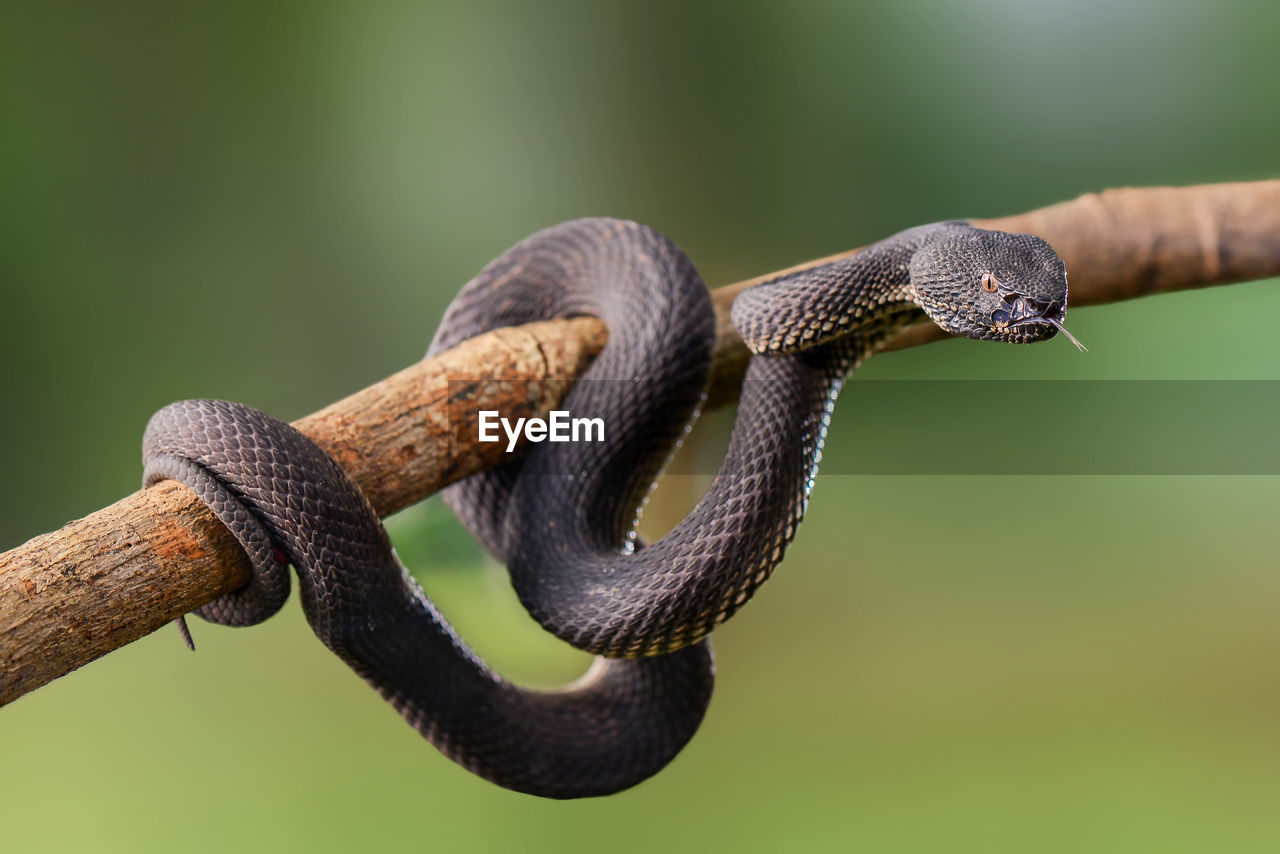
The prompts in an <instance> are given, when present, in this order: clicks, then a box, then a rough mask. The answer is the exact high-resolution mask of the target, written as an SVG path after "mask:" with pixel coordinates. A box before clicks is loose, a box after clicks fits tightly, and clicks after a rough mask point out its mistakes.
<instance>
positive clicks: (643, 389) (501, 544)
mask: <svg viewBox="0 0 1280 854" xmlns="http://www.w3.org/2000/svg"><path fill="white" fill-rule="evenodd" d="M1066 298H1067V289H1066V273H1065V269H1064V267H1063V264H1062V261H1061V260H1060V259H1059V258H1058V256H1057V255H1056V254H1055V253H1054V251H1053V249H1052V248H1050V247H1049V245H1048V244H1047V243H1045V242H1044V241H1043V240H1041V239H1039V238H1037V237H1033V236H1030V235H1021V234H1006V233H1002V232H994V231H985V230H982V229H978V228H975V227H973V226H970V225H968V224H965V223H963V222H948V223H938V224H935V225H929V226H922V227H920V228H914V229H910V230H908V231H904V232H901V233H899V234H897V235H894V236H893V237H890V238H888V239H886V240H884V241H881V242H880V243H877V244H874V245H873V246H871V247H869V248H867V249H866V250H864V251H862V252H859V253H856V254H854V255H852V256H849V257H847V258H845V259H842V260H838V261H835V262H832V263H829V264H825V265H822V266H817V267H813V268H810V269H806V270H803V271H800V272H796V273H791V274H787V275H784V276H780V277H778V278H776V279H773V280H771V281H767V282H764V283H762V284H760V285H758V286H756V287H753V288H750V289H748V290H746V291H744V292H743V293H742V294H741V295H739V297H738V298H737V300H736V301H735V303H734V305H733V310H732V319H733V322H734V325H735V326H736V327H737V328H738V330H739V331H740V333H741V335H742V337H743V339H744V340H745V341H746V342H747V344H748V346H749V347H750V348H751V349H752V351H753V353H754V354H755V355H753V357H752V358H751V361H750V364H749V366H748V368H747V374H746V379H745V380H744V383H743V387H742V393H741V401H740V404H739V410H738V415H737V419H736V421H735V424H734V428H733V433H732V436H731V438H730V443H729V449H728V452H727V454H726V456H725V459H724V462H723V464H722V466H721V469H720V472H719V473H718V474H717V476H716V478H715V480H714V481H713V483H712V485H711V487H710V488H709V490H708V491H707V493H706V495H705V496H704V497H703V499H702V500H701V501H700V502H699V503H698V505H697V507H696V508H695V509H694V510H693V511H692V512H691V513H690V514H689V516H688V517H686V518H685V519H684V520H683V521H682V522H681V523H680V524H678V525H677V526H676V527H675V528H674V529H673V530H672V531H671V532H670V533H668V534H667V535H666V536H664V537H662V538H661V539H659V540H657V541H656V542H654V543H652V544H649V545H645V544H644V543H642V542H640V541H639V540H638V539H637V537H636V535H635V528H636V523H637V520H638V512H639V511H638V508H640V507H642V505H643V503H644V501H645V498H646V496H647V494H648V491H649V489H650V487H651V485H652V484H653V482H654V480H655V478H656V477H657V476H658V474H659V473H660V471H661V469H662V467H663V466H664V464H665V462H666V461H667V460H668V459H669V458H670V456H671V454H672V453H673V449H674V448H675V447H676V446H677V444H678V442H679V440H680V438H681V436H682V434H683V433H684V431H685V430H686V429H687V426H688V425H689V424H690V423H691V421H692V420H693V419H694V418H695V417H696V415H697V411H698V407H699V405H700V402H701V400H702V395H703V392H704V389H705V387H706V384H707V381H708V377H709V372H710V368H711V361H712V350H713V346H714V342H715V315H714V311H713V309H712V304H711V300H710V296H709V294H708V291H707V289H706V287H705V286H704V285H703V282H702V280H701V278H700V277H699V275H698V273H697V271H696V269H695V268H694V266H693V264H692V263H691V262H690V261H689V259H688V258H687V257H686V256H685V255H684V253H683V252H681V251H680V249H679V248H678V247H676V245H675V244H674V243H672V242H671V241H670V240H669V239H668V238H666V237H665V236H663V235H662V234H660V233H658V232H657V231H654V230H653V229H650V228H647V227H645V226H642V225H639V224H636V223H633V222H626V221H620V220H612V219H583V220H575V221H572V222H567V223H564V224H561V225H558V226H554V227H552V228H549V229H546V230H544V231H541V232H539V233H537V234H535V235H533V236H532V237H529V238H527V239H526V240H524V241H522V242H521V243H519V244H517V245H516V246H514V247H513V248H511V249H510V250H509V251H507V252H506V253H505V254H503V255H502V256H501V257H499V258H497V259H496V260H494V261H493V262H492V263H490V264H489V265H488V266H487V267H485V268H484V270H482V271H481V272H480V273H479V274H478V275H477V276H476V277H475V278H474V279H472V280H471V281H470V282H469V283H467V285H465V286H464V287H463V289H462V291H461V293H460V294H459V295H458V296H457V298H456V299H455V300H454V301H453V303H452V304H451V305H450V307H449V309H448V311H447V312H446V314H445V317H444V319H443V321H442V323H441V325H440V328H439V330H438V331H437V333H436V336H435V339H434V341H433V342H432V344H431V348H430V351H429V354H428V355H431V354H435V353H437V352H440V351H441V350H444V349H447V348H449V347H452V346H454V345H456V344H458V343H460V342H462V341H464V340H466V339H467V338H470V337H472V336H475V335H478V334H480V333H483V332H485V331H488V330H491V329H495V328H498V327H502V326H511V325H516V324H522V323H527V322H531V321H535V320H544V319H549V318H553V317H561V316H568V315H578V314H591V315H596V316H598V317H600V318H601V319H602V320H604V322H605V323H606V325H607V326H608V328H609V341H608V344H607V345H606V347H605V348H604V350H603V352H601V354H600V355H599V356H598V357H597V358H596V360H595V361H594V362H593V363H592V364H591V366H590V367H589V368H588V369H587V371H586V372H585V374H584V375H583V376H582V378H581V379H580V380H579V382H578V383H577V384H576V385H575V386H574V388H573V389H572V390H571V392H570V394H569V396H568V398H567V399H566V401H565V404H564V406H565V408H566V409H568V410H570V411H571V412H572V413H574V414H575V415H588V416H593V417H599V418H602V419H603V420H604V423H605V425H606V430H605V436H606V440H605V441H603V442H595V443H588V442H570V443H556V444H552V443H543V444H539V445H536V446H534V447H533V449H532V451H531V452H530V453H529V454H528V455H527V456H525V457H524V458H522V459H519V460H517V461H514V462H510V463H507V464H505V465H503V466H501V467H499V468H497V469H494V470H491V471H488V472H483V473H481V474H477V475H473V476H472V477H470V478H467V479H466V480H464V481H462V482H460V483H457V484H455V485H453V486H451V487H449V488H448V489H447V490H446V493H445V500H446V501H447V503H448V504H449V506H450V507H451V508H452V509H453V510H454V512H455V513H456V514H457V515H458V517H459V518H460V519H461V521H462V522H463V523H464V524H465V525H466V526H467V527H468V528H469V529H470V530H471V531H472V532H473V533H474V534H475V536H476V537H477V538H478V539H479V540H480V541H481V542H482V543H483V544H484V545H485V547H486V548H487V549H488V550H489V551H490V552H492V553H493V554H494V555H495V556H496V557H497V558H498V559H499V560H501V561H502V562H504V563H505V564H506V565H507V567H508V569H509V571H510V574H511V579H512V583H513V585H514V587H515V589H516V592H517V594H518V595H519V597H520V599H521V601H522V602H523V603H524V605H525V606H526V607H527V608H528V609H529V611H530V613H531V614H533V616H534V617H535V618H536V619H537V620H538V621H539V622H540V623H541V624H542V625H543V626H544V627H545V628H546V629H548V630H549V631H551V632H554V633H555V634H556V635H558V636H559V637H561V638H563V639H564V640H566V641H568V642H569V643H571V644H573V645H575V646H577V647H580V648H582V649H585V650H588V651H591V652H594V653H597V654H598V655H599V656H600V657H599V658H597V659H596V661H595V663H594V664H593V665H592V666H591V668H590V669H589V670H588V672H587V673H586V674H585V675H583V676H582V677H581V678H580V679H579V680H577V681H575V682H574V683H572V684H570V685H567V686H565V687H563V688H561V689H558V690H553V691H535V690H530V689H526V688H522V687H519V686H516V685H513V684H512V683H510V682H508V681H506V680H504V679H503V678H502V677H500V676H499V675H497V674H496V673H494V672H493V671H492V670H491V669H490V668H488V667H487V666H486V665H485V664H484V662H482V661H481V660H480V659H479V658H478V657H477V656H476V655H475V654H474V653H472V652H471V651H470V650H469V649H468V647H467V646H466V645H465V644H464V643H463V641H462V640H461V639H460V638H459V637H458V636H457V635H456V634H455V633H454V632H453V630H452V629H451V628H450V627H449V625H448V623H447V622H446V621H445V619H444V618H443V616H441V614H440V613H439V612H438V610H437V609H436V608H435V607H434V606H433V605H432V604H431V602H430V600H429V599H428V598H427V597H426V596H425V595H424V593H423V592H422V590H421V589H420V587H419V586H418V585H417V584H416V583H415V582H414V581H413V579H412V578H411V577H410V576H409V574H408V573H407V572H406V571H405V570H404V568H403V567H402V566H401V564H400V562H399V560H398V558H397V557H396V555H395V553H394V551H393V550H392V547H391V543H390V541H389V539H388V538H387V535H386V532H385V530H384V529H383V527H382V525H381V523H380V521H379V520H378V518H377V516H376V514H375V513H374V511H373V510H372V508H371V507H370V505H369V503H368V501H367V500H366V499H365V498H364V496H363V495H362V494H361V493H360V491H359V489H358V488H357V487H356V486H355V484H354V483H353V482H352V481H351V480H350V478H349V477H348V476H347V475H346V473H345V472H343V471H342V469H341V468H340V467H339V466H338V465H337V464H336V463H335V462H334V461H333V460H332V459H331V458H329V457H328V456H327V455H325V454H324V453H323V452H322V451H320V450H319V448H317V447H316V446H315V445H314V444H313V443H312V442H311V441H310V440H308V439H306V438H305V437H304V436H302V434H300V433H298V432H297V431H296V430H294V429H293V428H292V427H289V426H288V425H286V424H284V423H282V422H280V421H277V420H276V419H274V418H271V417H270V416H268V415H265V414H263V413H261V412H258V411H257V410H254V409H252V408H250V407H247V406H243V405H240V404H234V403H227V402H223V401H208V400H195V401H183V402H179V403H175V404H172V405H170V406H168V407H166V408H164V409H162V410H160V411H159V412H157V413H156V414H155V415H154V416H153V417H152V419H151V422H150V423H149V425H148V427H147V431H146V434H145V436H144V439H143V460H144V469H145V472H144V482H145V483H147V484H150V483H153V482H155V481H158V480H161V479H164V478H172V479H176V480H179V481H181V482H183V483H185V484H186V485H187V486H189V487H190V488H191V489H192V490H193V491H195V492H196V494H197V495H198V496H199V497H200V498H201V499H202V500H203V501H204V502H205V503H206V504H208V505H209V507H210V508H211V509H212V510H213V512H214V513H215V514H216V515H217V516H218V518H219V519H221V520H222V522H223V523H224V524H225V525H226V526H227V527H228V528H229V529H230V530H231V532H232V533H233V534H234V535H235V536H236V538H237V540H238V541H239V542H240V543H241V545H242V546H243V547H244V549H245V551H246V552H247V553H248V555H249V557H250V560H251V561H252V564H253V567H254V572H253V577H252V580H251V581H250V583H249V584H248V585H247V586H246V587H244V588H243V589H241V590H239V591H236V592H234V593H232V594H229V595H228V596H225V597H222V598H220V599H218V600H215V601H214V602H212V603H210V604H208V605H206V606H205V607H203V608H202V609H200V610H199V611H198V612H197V613H198V614H200V616H202V617H204V618H206V619H208V620H211V621H213V622H217V623H222V624H226V625H249V624H253V623H257V622H260V621H261V620H263V619H266V618H267V617H268V616H270V615H271V614H273V613H275V612H276V611H277V610H278V609H279V608H280V607H281V605H282V604H283V602H284V600H285V598H286V597H287V595H288V589H289V581H288V571H287V568H288V565H290V564H292V565H293V567H294V568H295V569H296V572H297V575H298V579H299V587H300V595H301V600H302V606H303V610H304V612H305V613H306V616H307V620H308V622H309V623H310V625H311V627H312V628H313V630H314V631H315V633H316V635H317V636H318V637H319V638H320V639H321V641H323V642H324V644H325V645H326V646H328V647H329V648H330V649H331V650H333V651H334V652H335V653H336V654H337V655H338V656H339V657H341V658H342V660H343V661H345V662H346V663H347V664H348V665H349V666H350V667H351V668H352V669H353V670H355V672H356V673H357V674H359V675H360V676H361V677H362V678H364V679H365V680H366V681H367V682H368V683H369V684H371V685H372V686H373V687H374V688H375V689H377V691H378V692H379V693H380V694H382V696H383V697H384V698H385V699H386V700H387V701H388V702H389V703H390V704H391V705H392V706H394V707H395V708H396V710H398V711H399V712H400V713H401V714H402V715H403V716H404V718H405V720H406V721H408V723H409V724H410V725H411V726H412V727H413V728H414V729H416V730H417V731H418V732H420V733H421V734H422V735H423V736H425V737H426V738H427V739H428V740H430V741H431V742H432V743H433V744H435V745H436V747H438V748H439V749H440V750H441V751H442V752H443V753H444V754H445V755H447V756H449V757H450V758H452V759H453V760H455V761H456V762H458V763H459V764H461V765H463V766H464V767H466V768H468V769H469V770H471V771H473V772H475V773H476V774H479V775H481V776H483V777H485V778H487V779H489V780H491V781H493V782H495V783H497V784H499V785H501V786H505V787H507V788H510V789H515V790H518V791H522V792H528V793H531V794H536V795H542V796H546V797H556V798H571V797H584V796H591V795H603V794H608V793H611V792H616V791H619V790H621V789H624V788H627V787H629V786H632V785H634V784H636V783H638V782H640V781H641V780H644V779H646V778H647V777H649V776H650V775H652V774H654V773H656V772H657V771H658V770H659V769H661V768H662V767H663V766H665V765H666V764H667V763H668V762H669V761H670V760H671V759H672V758H673V757H674V756H675V755H676V754H677V753H678V752H679V751H680V750H681V749H682V748H683V747H684V745H685V744H686V743H687V742H688V741H689V739H690V738H691V737H692V736H693V734H694V732H695V731H696V729H697V728H698V725H699V724H700V722H701V720H702V717H703V714H704V712H705V710H706V708H707V705H708V703H709V701H710V697H711V691H712V685H713V681H714V665H713V660H712V655H711V649H710V643H709V640H708V639H707V635H708V634H709V633H710V632H711V630H712V629H713V628H714V627H715V626H717V625H718V624H719V623H721V622H723V621H724V620H726V619H728V618H729V616H730V615H732V614H733V613H734V611H736V610H737V609H738V608H739V607H741V606H742V605H743V604H744V603H745V602H746V601H747V600H748V599H749V598H750V597H751V595H752V593H753V592H754V591H755V590H756V588H757V587H759V585H760V584H762V583H763V582H764V581H765V580H766V579H767V578H768V577H769V575H770V573H771V572H772V570H773V568H774V567H775V566H776V565H777V564H778V562H779V561H780V560H781V559H782V557H783V554H784V552H785V550H786V547H787V545H788V543H789V542H790V541H791V539H792V537H793V536H794V534H795V530H796V526H797V525H798V524H799V522H800V520H801V517H802V516H803V514H804V510H805V506H806V503H807V501H808V497H809V491H810V489H811V486H812V483H813V476H814V474H815V472H816V468H817V464H818V460H819V457H820V454H821V448H822V443H823V439H824V437H825V435H826V431H827V424H828V421H829V419H830V415H831V411H832V407H833V405H834V402H835V397H836V395H837V393H838V392H839V390H840V387H841V384H842V383H843V381H844V379H845V378H846V376H847V375H848V373H849V372H850V371H851V370H852V369H853V368H854V367H855V366H856V365H857V363H858V362H859V360H861V359H862V358H864V357H865V356H867V355H868V354H870V353H871V352H872V351H873V350H874V349H875V348H876V347H877V346H879V345H880V344H881V343H882V342H883V341H884V340H885V339H886V338H887V337H888V336H889V335H890V334H892V333H893V332H894V331H896V330H897V329H899V328H901V327H902V326H903V325H905V324H907V323H910V322H912V321H913V320H915V319H917V318H918V317H919V316H920V314H921V312H922V311H923V312H924V313H925V314H927V315H928V316H929V317H930V318H932V319H933V321H934V322H936V323H937V324H939V325H940V326H942V327H943V328H944V329H945V330H947V331H948V332H952V333H956V334H962V335H966V336H968V337H971V338H981V339H990V340H1003V341H1036V340H1041V339H1045V338H1050V337H1052V336H1053V335H1055V334H1056V333H1057V332H1058V331H1059V330H1062V331H1064V332H1065V330H1063V329H1062V320H1063V316H1064V312H1065V309H1066ZM1073 340H1074V339H1073Z"/></svg>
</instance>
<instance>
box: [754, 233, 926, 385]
mask: <svg viewBox="0 0 1280 854" xmlns="http://www.w3.org/2000/svg"><path fill="white" fill-rule="evenodd" d="M950 225H951V224H950V223H947V224H940V225H929V226H921V227H920V228H913V229H910V230H908V231H904V232H901V233H899V234H895V235H894V236H893V237H890V238H889V239H887V240H883V241H881V242H879V243H876V244H873V245H871V246H869V247H867V248H866V249H864V250H863V251H861V252H858V253H856V254H854V255H850V256H848V257H846V258H841V259H838V260H836V261H832V262H829V263H827V264H822V265H819V266H817V267H810V268H808V269H805V270H800V271H798V272H795V273H789V274H787V275H784V276H779V277H778V278H776V279H771V280H770V281H767V282H764V283H762V284H760V285H757V286H755V287H753V288H750V289H748V290H746V291H743V292H742V293H741V294H740V295H739V296H738V298H737V299H736V300H735V301H734V304H733V312H732V314H733V323H734V325H735V326H736V327H737V328H738V331H739V333H740V334H741V335H742V338H743V340H744V341H745V342H746V344H747V346H748V347H749V348H750V349H751V351H752V352H753V353H759V354H768V355H783V354H788V353H797V352H800V351H802V350H808V349H810V348H812V347H817V346H820V345H822V344H826V343H829V342H832V341H835V340H837V339H840V340H841V341H842V342H843V346H844V347H845V348H846V349H847V350H848V352H849V353H850V354H851V355H852V358H853V363H854V364H856V363H857V362H858V361H861V359H863V358H865V357H866V356H867V355H870V354H871V353H873V352H875V351H876V350H877V349H879V348H880V347H881V346H883V344H884V343H885V342H886V341H887V340H888V339H889V338H890V337H892V336H893V334H894V333H896V332H897V331H898V330H900V329H902V327H904V326H906V325H908V324H910V323H912V322H914V321H916V320H918V319H920V318H921V317H922V316H923V312H922V311H921V309H920V307H919V305H918V303H917V301H916V292H915V288H913V287H912V284H911V272H910V269H911V258H912V256H913V255H915V253H916V251H917V250H918V249H919V248H920V247H921V246H922V245H924V244H925V243H926V242H927V241H928V240H930V239H932V238H934V237H936V236H937V234H938V233H939V230H940V229H944V228H947V227H949V226H950Z"/></svg>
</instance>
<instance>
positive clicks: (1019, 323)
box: [991, 294, 1088, 352]
mask: <svg viewBox="0 0 1280 854" xmlns="http://www.w3.org/2000/svg"><path fill="white" fill-rule="evenodd" d="M1004 301H1005V306H1004V307H1003V308H998V309H996V310H995V311H993V312H992V313H991V323H992V326H991V332H992V334H993V335H994V336H995V337H997V338H1002V339H1004V340H1005V341H1012V342H1016V343H1021V342H1031V341H1043V340H1045V339H1047V338H1052V337H1053V336H1054V335H1055V334H1057V333H1058V332H1061V333H1062V334H1063V335H1065V336H1066V337H1067V338H1068V340H1070V341H1071V343H1072V344H1074V345H1076V349H1078V350H1081V351H1085V352H1087V351H1088V348H1087V347H1085V346H1084V345H1083V344H1081V343H1080V340H1079V339H1078V338H1076V336H1074V335H1072V334H1071V333H1070V332H1068V331H1067V328H1066V327H1065V326H1063V325H1062V322H1063V320H1065V319H1066V306H1065V305H1064V304H1063V303H1061V302H1049V303H1041V302H1035V301H1033V300H1029V299H1027V298H1026V297H1024V296H1022V295H1020V294H1010V295H1008V296H1005V297H1004Z"/></svg>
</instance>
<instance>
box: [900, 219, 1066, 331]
mask: <svg viewBox="0 0 1280 854" xmlns="http://www.w3.org/2000/svg"><path fill="white" fill-rule="evenodd" d="M911 284H912V287H913V288H914V289H915V292H916V301H917V303H918V304H919V305H920V307H921V308H923V309H924V310H925V313H927V314H928V315H929V317H930V318H931V319H932V320H933V322H934V323H937V324H938V325H939V326H941V327H942V328H943V329H945V330H946V331H947V332H950V333H952V334H954V335H964V336H965V337H968V338H979V339H982V340H986V341H1011V342H1032V341H1044V340H1046V339H1048V338H1052V337H1053V336H1054V335H1056V334H1057V333H1058V332H1062V333H1063V334H1065V335H1066V336H1067V337H1068V338H1070V339H1071V341H1072V342H1073V343H1074V344H1075V345H1076V346H1077V347H1080V348H1081V349H1084V348H1083V346H1082V345H1081V344H1080V342H1079V341H1076V339H1075V337H1074V336H1073V335H1071V333H1070V332H1067V330H1066V329H1065V328H1064V327H1063V325H1062V321H1063V318H1064V317H1065V315H1066V309H1067V270H1066V265H1064V264H1063V263H1062V259H1061V258H1059V257H1058V253H1056V252H1054V251H1053V247H1052V246H1050V245H1049V244H1048V243H1046V242H1045V241H1044V240H1042V239H1040V238H1039V237H1036V236H1034V235H1031V234H1009V233H1007V232H1003V231H987V230H985V229H981V228H974V227H972V226H969V225H962V224H957V225H956V226H955V227H954V228H947V229H945V230H944V231H942V233H941V234H939V235H938V236H937V237H935V238H934V239H932V240H930V241H928V242H926V243H925V244H924V245H923V246H921V247H920V248H919V250H917V251H916V253H915V255H914V256H913V257H912V259H911Z"/></svg>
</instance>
